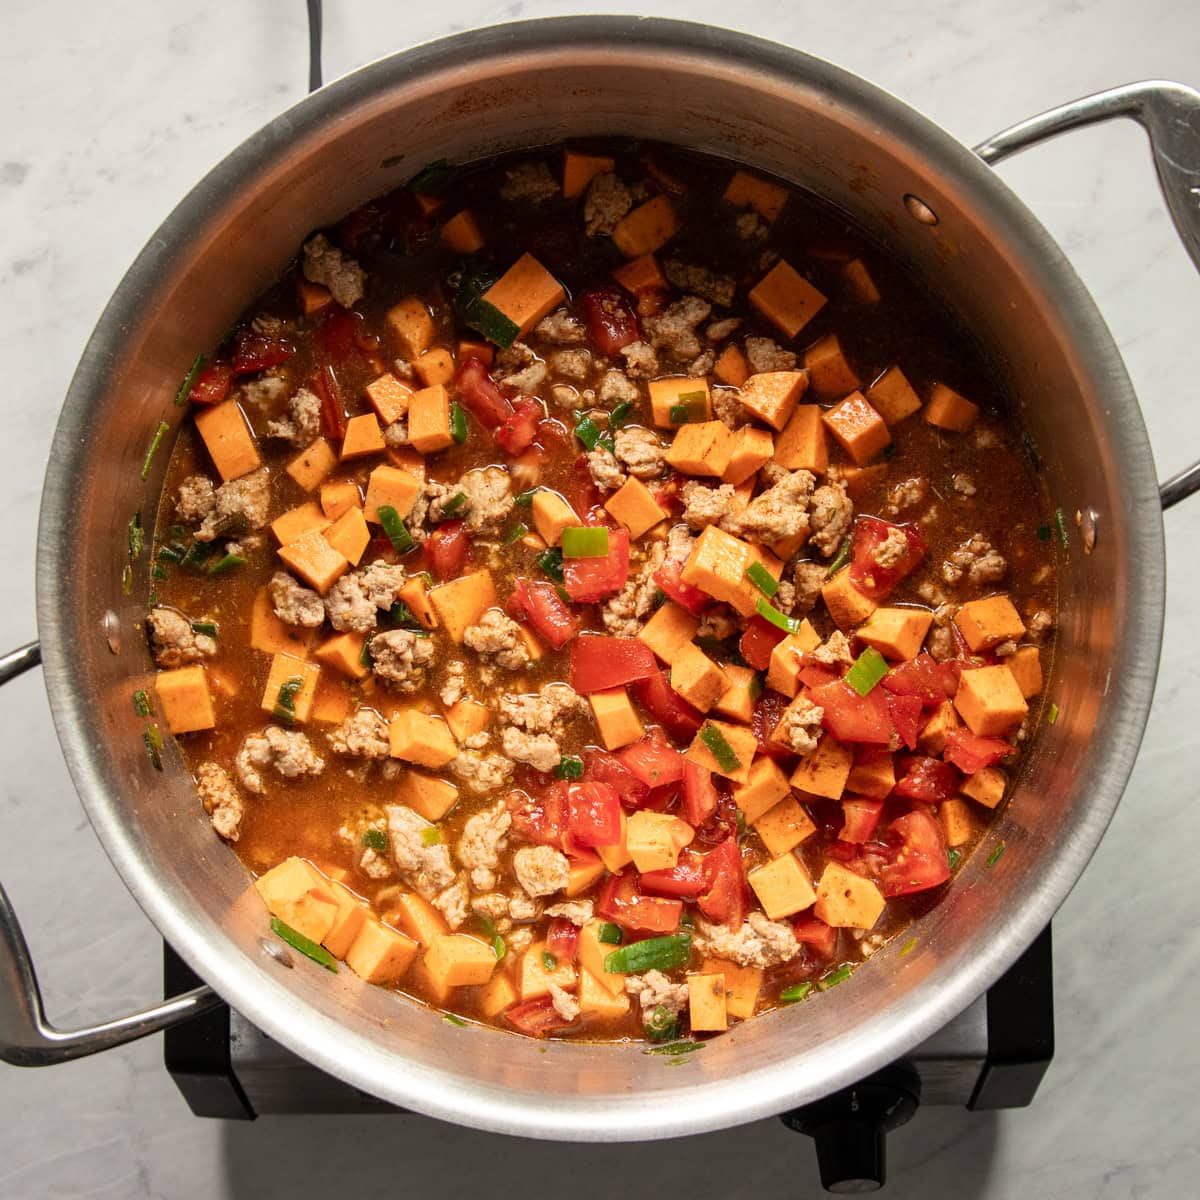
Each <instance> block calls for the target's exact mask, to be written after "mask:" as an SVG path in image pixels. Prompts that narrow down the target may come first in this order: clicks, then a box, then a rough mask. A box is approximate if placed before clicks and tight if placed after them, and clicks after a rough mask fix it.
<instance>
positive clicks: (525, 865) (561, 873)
mask: <svg viewBox="0 0 1200 1200" xmlns="http://www.w3.org/2000/svg"><path fill="white" fill-rule="evenodd" d="M513 872H514V873H515V874H516V877H517V882H518V883H519V884H520V885H521V887H523V888H524V889H525V891H526V892H527V893H528V894H529V895H530V896H551V895H553V894H554V893H555V892H561V891H562V889H563V888H565V887H566V886H567V884H568V883H569V882H570V879H571V863H570V860H569V859H568V858H567V856H566V855H565V854H563V852H562V851H561V850H555V849H554V848H553V847H552V846H522V847H521V848H520V850H518V851H517V852H516V854H514V855H513Z"/></svg>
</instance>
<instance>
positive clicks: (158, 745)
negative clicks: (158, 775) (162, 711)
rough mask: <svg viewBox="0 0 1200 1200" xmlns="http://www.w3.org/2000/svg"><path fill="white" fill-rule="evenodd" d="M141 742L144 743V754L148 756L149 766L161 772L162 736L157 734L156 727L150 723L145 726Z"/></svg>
mask: <svg viewBox="0 0 1200 1200" xmlns="http://www.w3.org/2000/svg"><path fill="white" fill-rule="evenodd" d="M142 741H143V742H145V743H146V753H147V754H148V755H149V756H150V765H151V766H152V767H153V768H154V769H155V770H156V771H161V770H162V769H163V766H162V748H163V740H162V734H161V733H159V732H158V726H157V725H155V724H154V723H153V722H151V723H150V724H149V725H147V726H146V732H145V733H143V734H142Z"/></svg>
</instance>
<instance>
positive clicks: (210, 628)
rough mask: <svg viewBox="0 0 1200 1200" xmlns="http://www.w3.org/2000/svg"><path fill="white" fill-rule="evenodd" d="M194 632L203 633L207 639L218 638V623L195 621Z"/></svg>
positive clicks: (193, 623)
mask: <svg viewBox="0 0 1200 1200" xmlns="http://www.w3.org/2000/svg"><path fill="white" fill-rule="evenodd" d="M192 632H193V633H202V634H204V635H205V636H206V637H210V638H215V637H216V636H217V623H216V621H193V622H192Z"/></svg>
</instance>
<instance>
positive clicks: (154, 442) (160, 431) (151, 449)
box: [142, 389, 190, 479]
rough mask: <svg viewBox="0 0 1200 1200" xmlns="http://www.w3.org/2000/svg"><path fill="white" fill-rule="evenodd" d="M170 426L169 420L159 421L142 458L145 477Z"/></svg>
mask: <svg viewBox="0 0 1200 1200" xmlns="http://www.w3.org/2000/svg"><path fill="white" fill-rule="evenodd" d="M189 390H190V389H189ZM170 428H171V426H170V424H169V423H168V422H166V421H159V423H158V428H157V429H156V430H155V431H154V436H153V437H152V438H151V439H150V445H149V446H148V447H147V448H146V457H145V458H143V459H142V478H143V479H149V478H150V464H151V463H152V462H153V461H154V455H155V454H156V453H157V452H158V447H159V446H160V445H161V444H162V440H163V437H164V436H165V435H166V433H167V430H169V429H170Z"/></svg>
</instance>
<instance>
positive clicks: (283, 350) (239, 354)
mask: <svg viewBox="0 0 1200 1200" xmlns="http://www.w3.org/2000/svg"><path fill="white" fill-rule="evenodd" d="M295 353H296V347H295V346H293V345H292V343H291V342H289V341H288V340H287V339H286V338H281V337H272V336H271V335H269V334H265V333H255V331H254V330H253V329H249V328H247V329H239V330H238V334H237V337H236V338H235V339H234V342H233V369H234V372H235V374H238V375H249V374H251V373H252V372H254V371H265V370H267V369H268V368H269V367H277V366H279V364H280V363H285V362H287V360H288V359H289V358H291V357H292V355H293V354H295Z"/></svg>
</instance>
